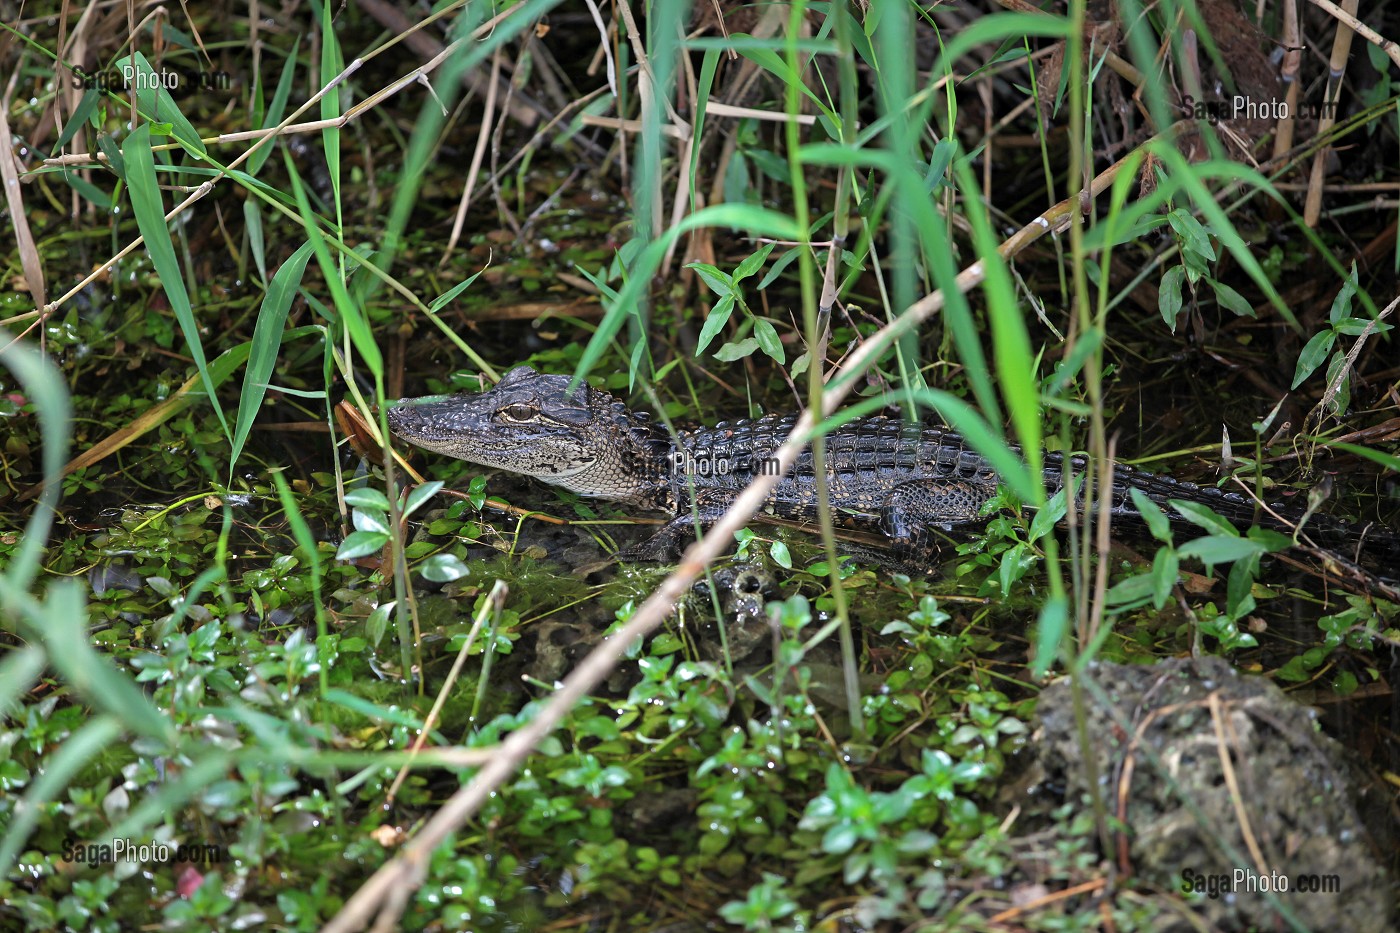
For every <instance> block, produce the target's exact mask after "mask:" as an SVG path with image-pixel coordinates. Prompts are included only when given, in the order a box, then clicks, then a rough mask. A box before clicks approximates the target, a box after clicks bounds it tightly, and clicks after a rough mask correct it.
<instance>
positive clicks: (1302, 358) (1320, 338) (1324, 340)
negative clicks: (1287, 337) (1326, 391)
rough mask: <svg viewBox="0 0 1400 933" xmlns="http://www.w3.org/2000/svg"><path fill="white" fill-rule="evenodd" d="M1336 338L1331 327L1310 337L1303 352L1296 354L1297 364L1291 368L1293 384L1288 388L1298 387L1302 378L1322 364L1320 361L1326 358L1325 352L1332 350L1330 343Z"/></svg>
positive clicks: (1301, 382)
mask: <svg viewBox="0 0 1400 933" xmlns="http://www.w3.org/2000/svg"><path fill="white" fill-rule="evenodd" d="M1336 340H1337V332H1336V331H1334V330H1332V329H1331V328H1328V329H1327V330H1324V331H1322V332H1321V333H1319V334H1313V337H1312V339H1311V340H1309V341H1308V342H1307V344H1306V345H1305V346H1304V347H1303V352H1302V353H1300V354H1298V365H1297V367H1296V368H1295V369H1294V370H1293V385H1292V386H1290V388H1293V389H1296V388H1298V386H1300V385H1302V384H1303V380H1304V379H1307V378H1308V377H1309V376H1311V375H1312V374H1313V372H1314V371H1315V370H1316V369H1317V368H1318V367H1319V366H1321V365H1322V361H1323V360H1325V359H1327V354H1328V353H1331V352H1332V344H1333V343H1335V342H1336Z"/></svg>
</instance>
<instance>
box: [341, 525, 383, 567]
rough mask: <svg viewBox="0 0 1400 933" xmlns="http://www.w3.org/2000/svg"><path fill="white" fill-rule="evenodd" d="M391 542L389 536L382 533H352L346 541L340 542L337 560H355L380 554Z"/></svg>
mask: <svg viewBox="0 0 1400 933" xmlns="http://www.w3.org/2000/svg"><path fill="white" fill-rule="evenodd" d="M388 542H389V536H388V535H387V534H384V533H383V532H381V531H352V532H351V533H350V534H348V535H346V536H345V540H344V541H342V542H340V547H339V548H337V549H336V552H335V557H336V560H354V559H355V558H357V557H367V556H368V555H370V554H377V553H379V551H380V549H382V548H383V547H384V545H385V544H387V543H388Z"/></svg>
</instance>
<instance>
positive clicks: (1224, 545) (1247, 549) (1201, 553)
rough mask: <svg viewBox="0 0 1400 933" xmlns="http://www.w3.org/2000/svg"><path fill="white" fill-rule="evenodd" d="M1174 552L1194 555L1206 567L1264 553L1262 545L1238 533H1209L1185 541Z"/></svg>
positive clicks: (1179, 554)
mask: <svg viewBox="0 0 1400 933" xmlns="http://www.w3.org/2000/svg"><path fill="white" fill-rule="evenodd" d="M1176 552H1177V556H1179V557H1195V558H1197V559H1198V560H1200V561H1201V563H1203V564H1205V565H1206V566H1207V567H1214V566H1215V565H1216V564H1227V563H1229V562H1230V561H1235V560H1239V559H1240V558H1243V557H1253V556H1258V555H1260V554H1263V553H1264V547H1263V545H1261V544H1259V543H1258V542H1256V541H1251V540H1249V539H1248V538H1241V537H1239V536H1238V535H1236V536H1234V537H1227V536H1224V535H1210V536H1208V537H1205V538H1197V539H1196V540H1194V541H1187V542H1186V543H1185V544H1183V545H1182V546H1181V547H1179V548H1177V551H1176Z"/></svg>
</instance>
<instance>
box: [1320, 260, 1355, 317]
mask: <svg viewBox="0 0 1400 933" xmlns="http://www.w3.org/2000/svg"><path fill="white" fill-rule="evenodd" d="M1355 294H1356V260H1352V263H1351V272H1349V273H1348V274H1347V277H1346V279H1345V281H1343V282H1342V287H1341V288H1340V289H1339V290H1338V291H1337V297H1336V298H1333V299H1332V307H1331V308H1330V309H1328V311H1327V320H1329V321H1331V322H1332V323H1333V324H1336V323H1337V322H1338V321H1340V320H1341V319H1342V318H1344V317H1350V316H1351V299H1352V296H1354V295H1355Z"/></svg>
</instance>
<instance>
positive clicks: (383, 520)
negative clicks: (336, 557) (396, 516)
mask: <svg viewBox="0 0 1400 933" xmlns="http://www.w3.org/2000/svg"><path fill="white" fill-rule="evenodd" d="M350 521H351V522H352V523H353V524H354V526H355V528H356V529H357V530H359V531H372V532H375V533H377V534H382V535H387V534H388V533H389V516H388V515H386V514H385V513H383V512H381V511H379V510H378V509H364V508H361V509H356V510H355V511H354V512H352V513H351V514H350Z"/></svg>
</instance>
